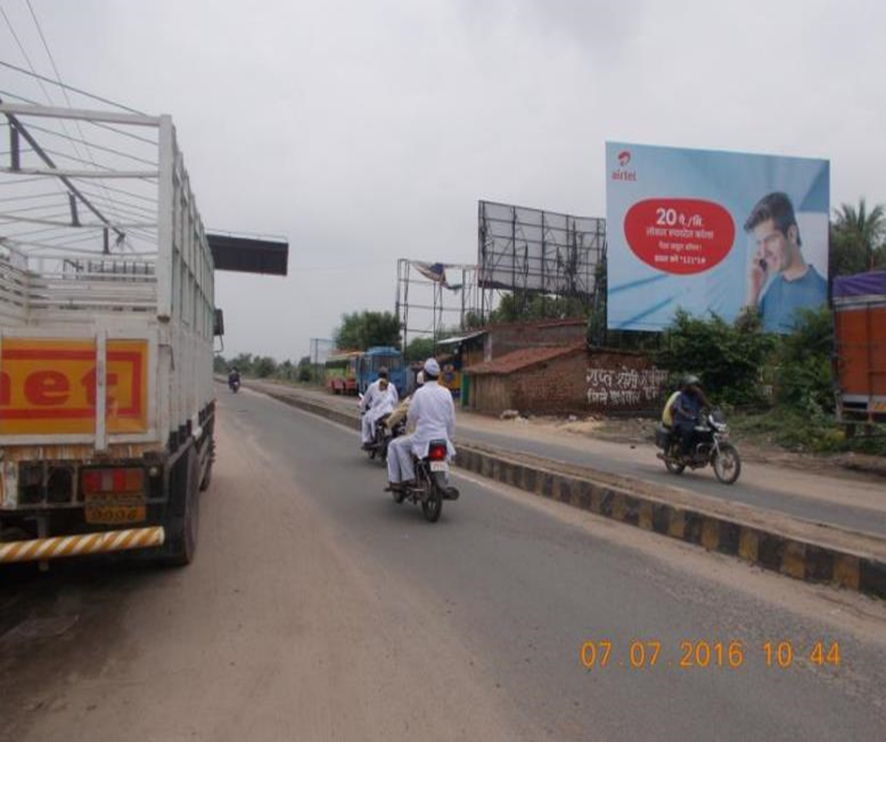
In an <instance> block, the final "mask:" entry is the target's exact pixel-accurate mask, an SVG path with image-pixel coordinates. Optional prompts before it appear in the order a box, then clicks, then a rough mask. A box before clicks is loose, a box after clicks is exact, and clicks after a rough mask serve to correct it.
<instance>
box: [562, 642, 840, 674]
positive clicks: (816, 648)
mask: <svg viewBox="0 0 886 806" xmlns="http://www.w3.org/2000/svg"><path fill="white" fill-rule="evenodd" d="M751 659H759V660H761V661H762V662H763V663H765V665H766V667H767V668H772V669H792V668H795V667H796V666H820V667H830V668H839V667H840V664H841V662H842V657H841V655H840V645H839V643H838V642H837V641H813V642H812V643H810V644H804V645H800V644H794V643H793V642H792V641H785V640H781V641H775V640H773V641H763V642H762V643H757V644H750V643H746V642H743V641H738V640H734V641H705V640H696V641H690V640H686V641H680V642H679V643H677V644H676V645H673V646H672V645H663V644H662V642H661V641H658V640H655V639H637V640H634V641H630V642H629V643H627V644H624V645H622V646H618V645H616V644H614V643H613V642H612V641H610V640H608V639H605V638H600V639H588V640H586V641H584V642H583V643H582V644H581V647H580V649H579V660H580V662H581V665H582V666H583V667H584V668H585V670H587V671H588V672H596V671H604V670H606V669H661V668H675V669H726V670H734V669H740V668H741V667H742V666H744V665H745V663H746V662H748V661H750V660H751Z"/></svg>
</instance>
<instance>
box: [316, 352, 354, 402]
mask: <svg viewBox="0 0 886 806" xmlns="http://www.w3.org/2000/svg"><path fill="white" fill-rule="evenodd" d="M362 355H363V353H361V352H357V351H353V352H347V353H334V354H333V355H330V356H329V358H327V359H326V364H325V370H326V386H327V388H328V389H329V391H330V392H332V393H333V394H334V395H356V394H357V362H358V361H359V359H360V356H362Z"/></svg>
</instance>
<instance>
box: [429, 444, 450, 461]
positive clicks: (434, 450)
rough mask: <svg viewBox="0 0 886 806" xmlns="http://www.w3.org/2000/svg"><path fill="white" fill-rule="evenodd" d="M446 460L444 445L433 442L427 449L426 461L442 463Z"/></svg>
mask: <svg viewBox="0 0 886 806" xmlns="http://www.w3.org/2000/svg"><path fill="white" fill-rule="evenodd" d="M445 458H446V443H445V442H435V443H433V444H432V445H431V446H430V448H428V459H430V460H431V461H432V462H442V461H443V460H444V459H445Z"/></svg>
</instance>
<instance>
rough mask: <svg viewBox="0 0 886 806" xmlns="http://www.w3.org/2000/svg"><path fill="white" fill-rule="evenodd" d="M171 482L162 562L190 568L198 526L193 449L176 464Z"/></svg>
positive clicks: (196, 461) (196, 460)
mask: <svg viewBox="0 0 886 806" xmlns="http://www.w3.org/2000/svg"><path fill="white" fill-rule="evenodd" d="M171 481H172V484H171V486H170V497H169V514H168V516H167V518H166V548H167V551H166V558H165V559H166V562H167V564H169V565H175V566H182V565H189V564H190V563H191V562H192V561H193V559H194V553H195V552H196V550H197V533H198V531H199V527H200V460H199V458H198V456H197V450H196V448H195V447H194V446H191V447H190V448H188V450H187V452H186V453H185V455H184V456H182V457H181V458H180V459H179V460H178V462H177V463H176V465H175V467H174V469H173V473H172V479H171Z"/></svg>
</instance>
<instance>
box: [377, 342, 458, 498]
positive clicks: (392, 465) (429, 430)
mask: <svg viewBox="0 0 886 806" xmlns="http://www.w3.org/2000/svg"><path fill="white" fill-rule="evenodd" d="M424 375H425V383H424V386H422V387H421V388H420V389H416V391H415V394H414V395H413V396H412V402H411V403H410V404H409V413H408V414H407V415H406V422H407V427H408V425H410V424H414V425H415V431H413V432H412V433H411V434H406V435H405V436H402V437H397V439H395V440H394V441H393V442H391V444H390V447H389V448H388V481H389V482H390V483H391V484H392V485H394V486H397V485H401V484H404V483H406V484H408V483H410V482H412V481H415V471H414V469H413V465H412V457H413V455H415V456H417V457H419V458H420V459H421V458H423V457H425V456H427V453H428V445H429V444H430V443H431V441H432V440H435V439H445V440H446V445H447V456H448V458H450V459H451V458H452V457H453V456H455V446H454V445H453V444H452V440H453V439H454V438H455V405H454V404H453V402H452V393H451V392H450V391H449V390H448V389H447V388H446V387H445V386H440V385H439V384H438V383H437V379H438V378H439V377H440V365H439V364H438V363H437V362H436V361H435V360H434V359H433V358H429V359H428V360H427V361H425V366H424Z"/></svg>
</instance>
